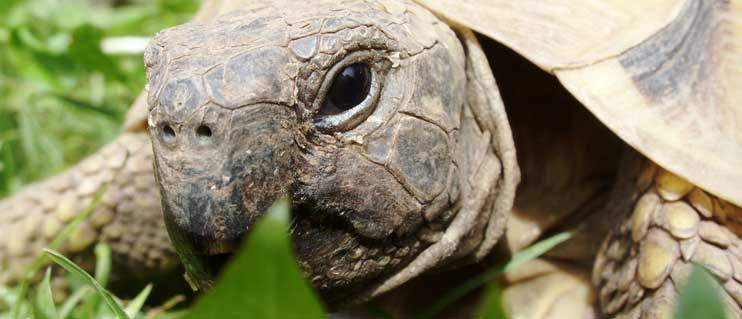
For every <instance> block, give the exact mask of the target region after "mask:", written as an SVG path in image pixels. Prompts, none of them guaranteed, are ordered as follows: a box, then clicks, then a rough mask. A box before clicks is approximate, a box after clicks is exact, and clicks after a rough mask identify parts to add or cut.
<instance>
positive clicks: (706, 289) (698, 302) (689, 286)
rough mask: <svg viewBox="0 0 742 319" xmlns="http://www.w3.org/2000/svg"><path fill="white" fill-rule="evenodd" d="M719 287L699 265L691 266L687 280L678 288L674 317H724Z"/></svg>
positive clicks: (685, 318) (719, 318)
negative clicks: (678, 293)
mask: <svg viewBox="0 0 742 319" xmlns="http://www.w3.org/2000/svg"><path fill="white" fill-rule="evenodd" d="M721 293H722V290H721V287H720V286H719V283H717V282H716V280H714V278H713V277H711V275H710V274H709V273H708V272H706V270H704V269H703V268H702V267H701V266H693V271H692V272H691V274H690V276H689V277H688V282H687V283H685V284H684V285H683V286H682V287H681V288H680V298H679V299H678V305H677V307H675V319H697V318H704V319H725V314H724V303H723V302H722V299H721Z"/></svg>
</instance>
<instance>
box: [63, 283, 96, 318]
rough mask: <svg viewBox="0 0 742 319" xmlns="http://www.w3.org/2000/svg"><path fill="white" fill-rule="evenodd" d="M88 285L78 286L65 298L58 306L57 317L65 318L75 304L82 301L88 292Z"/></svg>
mask: <svg viewBox="0 0 742 319" xmlns="http://www.w3.org/2000/svg"><path fill="white" fill-rule="evenodd" d="M90 291H91V290H90V287H88V286H85V287H80V289H77V290H76V291H75V292H74V293H73V294H72V295H71V296H69V298H67V300H65V301H64V303H63V304H62V306H61V307H60V308H59V318H60V319H65V318H67V316H69V315H70V313H72V310H74V309H75V306H77V304H79V303H80V301H82V299H83V298H85V296H86V295H87V294H88V293H90Z"/></svg>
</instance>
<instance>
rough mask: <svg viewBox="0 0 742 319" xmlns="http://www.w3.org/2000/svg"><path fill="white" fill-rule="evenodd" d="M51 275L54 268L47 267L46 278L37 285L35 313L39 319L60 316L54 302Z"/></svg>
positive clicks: (55, 318) (51, 318) (53, 318)
mask: <svg viewBox="0 0 742 319" xmlns="http://www.w3.org/2000/svg"><path fill="white" fill-rule="evenodd" d="M51 275H52V269H51V268H47V269H46V274H44V279H43V280H42V281H41V283H40V284H39V286H38V287H36V303H35V304H34V313H35V314H36V318H37V319H42V318H48V319H57V318H59V314H58V313H57V306H56V305H55V304H54V297H53V296H52V286H51Z"/></svg>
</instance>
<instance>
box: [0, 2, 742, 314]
mask: <svg viewBox="0 0 742 319" xmlns="http://www.w3.org/2000/svg"><path fill="white" fill-rule="evenodd" d="M741 10H742V3H740V2H739V1H738V0H731V1H723V0H716V1H712V0H703V1H702V0H686V1H678V0H674V1H673V0H657V1H648V2H645V3H641V4H640V3H638V2H631V3H629V2H625V1H594V0H579V1H562V0H547V1H538V2H537V1H518V2H510V1H504V0H492V1H482V0H468V1H452V0H419V1H417V2H413V1H406V0H401V1H391V0H389V1H384V0H369V1H359V0H348V1H325V0H321V1H307V2H291V1H265V0H261V1H237V0H212V1H209V2H206V3H205V4H204V5H203V7H202V9H201V11H200V13H199V14H198V15H197V17H196V18H195V20H196V21H194V22H193V23H189V24H185V25H181V26H178V27H175V28H171V29H167V30H164V31H162V32H160V33H159V34H158V35H157V36H156V37H155V38H154V40H153V41H152V43H151V44H150V45H149V47H148V48H147V49H146V51H145V65H146V68H147V74H148V87H147V89H146V92H145V93H143V94H142V95H141V96H140V98H139V99H138V100H137V102H135V104H134V106H133V108H132V110H131V111H130V114H129V116H128V119H127V123H126V125H125V127H126V129H125V132H124V133H123V134H122V136H121V137H119V138H118V139H117V140H116V141H114V142H113V143H112V144H111V145H109V146H107V147H106V148H104V149H103V150H101V151H99V152H98V153H96V154H94V155H93V156H91V157H90V158H89V159H86V160H85V161H83V162H82V163H80V164H79V165H78V166H76V167H74V168H72V169H70V170H69V171H68V172H65V173H64V174H62V175H60V176H57V177H55V178H52V179H50V180H48V181H45V182H42V183H39V184H36V185H33V186H30V187H29V188H28V189H26V190H25V191H22V192H21V193H19V194H17V195H15V196H14V197H11V198H10V199H6V200H5V201H3V202H2V203H0V211H2V212H3V213H2V215H0V218H1V220H2V221H3V222H2V223H1V224H0V229H1V230H3V231H4V232H6V233H10V235H9V236H5V237H3V238H0V247H2V249H0V266H1V267H2V269H3V271H2V273H1V274H0V283H2V282H4V283H12V282H14V281H16V280H17V279H18V276H19V274H20V273H22V270H23V267H25V266H26V265H28V264H29V263H30V261H31V259H32V258H33V252H34V251H37V250H38V249H40V248H41V247H43V246H44V245H46V243H47V242H48V241H49V240H50V238H52V237H53V236H54V235H55V234H56V233H57V232H59V230H60V229H61V227H62V226H63V225H64V224H65V223H68V222H69V221H71V220H73V219H74V218H75V216H76V214H77V213H78V212H79V211H80V210H81V209H82V208H83V207H86V205H88V204H89V203H90V202H91V201H92V199H93V198H94V197H95V196H96V194H98V193H100V194H102V198H101V201H100V205H98V206H97V207H96V208H95V210H94V212H93V213H92V215H91V217H90V218H89V219H88V220H87V221H85V222H84V223H83V224H82V227H80V228H78V230H76V231H75V233H74V234H72V236H71V237H70V239H69V240H68V241H67V243H66V244H65V247H64V252H65V253H67V254H69V255H75V256H77V258H78V259H79V260H82V261H84V260H89V255H90V254H89V251H90V247H91V246H92V244H93V243H95V242H96V241H105V242H109V243H110V244H111V246H112V248H113V251H114V255H115V257H116V258H115V259H114V261H115V266H116V268H115V270H116V272H115V275H116V276H117V277H118V279H119V281H120V282H123V283H128V284H131V282H132V281H131V280H133V278H132V277H134V279H139V280H152V279H153V278H157V279H159V278H165V277H168V276H169V275H171V274H173V273H178V272H179V268H178V263H177V261H176V260H177V259H176V258H175V256H176V252H177V254H178V255H179V256H180V258H181V259H182V260H183V261H184V266H185V268H186V270H187V272H188V274H189V277H190V278H191V279H192V280H193V282H194V283H195V284H196V285H197V286H199V287H201V288H205V289H207V288H208V287H210V286H211V285H212V284H213V278H214V277H215V275H216V274H217V273H218V271H219V269H220V267H221V265H222V264H223V263H224V260H225V259H226V257H227V256H228V255H229V254H231V253H233V252H234V251H235V250H236V249H238V246H239V242H240V241H241V238H243V237H244V236H245V234H246V233H247V232H248V231H249V229H250V227H251V226H252V225H253V224H254V223H255V221H256V220H257V219H258V218H259V217H260V216H261V214H262V213H263V212H264V211H265V210H266V209H267V208H268V207H269V206H270V205H271V204H272V203H273V202H274V201H275V200H277V199H279V198H281V197H284V196H288V197H290V198H291V199H292V200H293V204H292V218H293V220H292V227H291V230H290V232H291V235H292V237H293V239H294V245H295V252H296V256H297V261H298V263H299V265H300V267H301V268H302V270H303V271H304V272H305V274H306V277H307V278H308V280H309V281H310V282H311V284H312V285H313V287H314V288H316V290H317V291H318V293H319V294H320V296H321V297H322V299H323V300H324V301H325V302H326V303H327V304H328V305H329V307H330V308H331V309H345V308H347V307H352V306H353V305H358V304H361V303H365V302H375V303H377V304H379V305H382V306H383V307H384V308H385V309H387V310H388V311H389V312H390V313H392V314H393V316H394V317H399V318H405V317H409V316H411V315H413V314H414V313H415V312H416V311H418V310H419V309H420V308H422V307H425V306H426V305H428V304H429V303H430V302H431V300H434V299H435V298H436V296H438V295H439V294H440V293H441V292H442V291H445V290H446V289H450V288H451V287H454V286H455V285H456V284H458V283H460V282H461V281H462V280H464V279H466V278H469V277H471V276H474V275H475V274H477V273H480V272H481V271H483V270H484V269H486V268H487V265H490V264H492V263H494V262H497V261H500V260H503V259H504V258H507V257H508V256H509V255H512V254H513V253H515V252H517V251H519V250H521V249H523V248H524V247H526V246H528V245H529V244H531V243H533V242H535V241H536V240H538V239H539V238H543V237H544V236H548V235H550V234H553V233H556V232H559V231H563V230H570V231H573V232H574V233H575V235H574V237H573V238H571V239H570V240H569V241H567V242H565V243H563V244H561V245H559V246H557V247H556V248H555V249H553V250H552V251H550V252H549V253H547V254H546V255H545V256H544V257H541V258H539V259H536V260H533V261H530V262H528V263H527V264H525V265H524V266H523V267H520V268H518V269H516V270H514V271H511V272H509V273H507V274H506V275H505V278H504V281H505V284H506V288H505V290H504V293H503V295H504V301H505V305H506V308H507V311H508V313H509V314H510V315H511V316H512V317H514V318H595V317H621V318H657V317H665V316H667V315H669V314H670V313H671V311H672V305H673V303H674V301H675V298H676V297H677V288H678V287H679V285H681V284H683V282H684V280H685V279H686V277H687V276H688V274H689V271H690V269H691V265H692V264H693V263H698V264H701V265H703V266H705V267H706V268H707V269H708V270H709V271H710V272H711V273H712V274H713V275H714V276H715V278H716V279H717V280H718V281H719V282H720V283H721V284H722V286H723V288H724V291H725V293H724V294H723V299H724V302H725V305H726V308H727V313H728V314H729V315H730V317H734V318H739V317H740V316H742V311H740V305H741V304H740V303H742V241H740V238H739V236H740V235H741V234H742V209H740V206H742V187H740V185H742V147H740V146H742V134H741V133H740V132H742V131H739V130H738V128H740V127H742V109H740V108H739V107H736V106H735V105H736V104H737V101H738V100H739V98H742V93H740V91H739V88H741V87H742V76H741V75H742V72H741V71H742V54H740V53H742V52H740V51H742V49H741V48H740V46H739V45H740V43H742V32H741V31H739V23H740V17H742V12H741ZM498 87H499V88H498ZM735 89H736V90H735ZM150 145H151V146H150ZM152 162H154V166H152ZM155 176H156V178H155ZM102 185H105V186H107V188H105V189H103V191H101V192H99V191H98V190H99V189H101V187H102ZM161 211H162V212H163V213H164V221H163V219H162V214H161ZM165 228H166V229H167V231H168V232H167V233H166V232H165ZM168 233H169V238H170V239H171V240H172V242H173V244H174V245H173V246H174V248H173V246H171V245H170V244H169V241H168V240H167V239H166V238H167V236H168ZM477 302H478V299H477V298H476V297H473V298H470V299H469V300H467V301H462V302H461V303H460V304H457V305H456V307H452V309H448V312H447V313H446V314H445V315H444V317H447V318H454V317H461V318H466V317H469V316H471V315H472V309H475V307H474V306H475V305H476V304H477Z"/></svg>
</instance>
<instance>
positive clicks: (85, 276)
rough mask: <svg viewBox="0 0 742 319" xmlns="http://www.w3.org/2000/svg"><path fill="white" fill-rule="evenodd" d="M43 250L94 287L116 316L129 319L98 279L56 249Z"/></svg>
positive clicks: (119, 318) (120, 318)
mask: <svg viewBox="0 0 742 319" xmlns="http://www.w3.org/2000/svg"><path fill="white" fill-rule="evenodd" d="M44 252H45V253H46V256H48V257H49V258H51V259H52V260H53V261H54V262H55V263H57V264H58V265H60V266H62V268H64V269H66V270H67V271H69V272H71V273H73V274H75V275H77V276H78V277H80V278H81V279H83V280H85V282H87V283H88V284H89V285H90V286H92V287H93V288H95V290H96V291H97V292H98V294H99V295H100V296H101V298H103V300H104V301H105V302H106V304H107V305H108V307H109V308H110V309H111V311H113V313H114V314H115V315H116V318H118V319H129V316H128V315H126V312H124V310H123V309H122V308H121V305H119V304H118V303H117V302H116V300H114V299H113V296H111V294H110V293H109V292H108V291H107V290H106V288H104V287H103V286H101V284H100V283H98V281H96V280H95V278H93V276H91V275H90V274H88V273H87V272H86V271H85V270H83V269H82V268H80V266H78V265H76V264H75V263H73V262H72V261H71V260H69V259H67V257H64V255H62V254H60V253H58V252H56V251H53V250H50V249H44Z"/></svg>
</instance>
